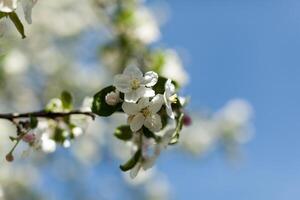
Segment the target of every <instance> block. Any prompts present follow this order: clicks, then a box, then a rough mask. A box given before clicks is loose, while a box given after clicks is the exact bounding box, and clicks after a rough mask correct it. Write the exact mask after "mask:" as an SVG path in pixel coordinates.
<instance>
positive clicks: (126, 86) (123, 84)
mask: <svg viewBox="0 0 300 200" xmlns="http://www.w3.org/2000/svg"><path fill="white" fill-rule="evenodd" d="M114 86H115V87H116V88H117V90H119V91H120V92H123V93H127V92H130V91H131V85H130V77H129V76H126V75H123V74H117V75H116V76H115V78H114Z"/></svg>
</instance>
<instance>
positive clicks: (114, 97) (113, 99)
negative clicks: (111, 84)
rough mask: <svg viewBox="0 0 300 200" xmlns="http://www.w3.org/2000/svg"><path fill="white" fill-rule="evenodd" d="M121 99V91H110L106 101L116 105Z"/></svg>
mask: <svg viewBox="0 0 300 200" xmlns="http://www.w3.org/2000/svg"><path fill="white" fill-rule="evenodd" d="M120 101H121V99H120V95H119V92H118V91H116V92H110V93H108V94H107V95H106V96H105V102H106V103H107V104H108V105H110V106H115V105H117V104H118V103H119V102H120Z"/></svg>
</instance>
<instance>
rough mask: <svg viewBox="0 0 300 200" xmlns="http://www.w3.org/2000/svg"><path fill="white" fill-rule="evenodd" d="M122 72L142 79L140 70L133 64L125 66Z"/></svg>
mask: <svg viewBox="0 0 300 200" xmlns="http://www.w3.org/2000/svg"><path fill="white" fill-rule="evenodd" d="M123 74H125V75H127V76H130V77H135V78H139V79H142V77H143V73H142V71H141V70H140V69H139V68H138V67H136V66H134V65H130V66H128V67H126V68H125V69H124V72H123Z"/></svg>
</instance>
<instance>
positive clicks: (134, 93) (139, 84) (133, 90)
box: [114, 66, 158, 103]
mask: <svg viewBox="0 0 300 200" xmlns="http://www.w3.org/2000/svg"><path fill="white" fill-rule="evenodd" d="M157 80H158V75H157V73H155V72H153V71H149V72H147V73H145V75H143V73H142V72H141V70H140V69H139V68H138V67H136V66H128V67H126V68H125V70H124V72H123V74H118V75H116V76H115V78H114V86H115V87H116V88H117V90H119V91H120V92H123V93H124V94H125V97H124V99H125V101H127V102H131V103H135V102H137V101H138V100H139V98H141V97H153V96H154V95H155V92H154V90H152V89H151V88H149V87H152V86H154V85H155V84H156V83H157Z"/></svg>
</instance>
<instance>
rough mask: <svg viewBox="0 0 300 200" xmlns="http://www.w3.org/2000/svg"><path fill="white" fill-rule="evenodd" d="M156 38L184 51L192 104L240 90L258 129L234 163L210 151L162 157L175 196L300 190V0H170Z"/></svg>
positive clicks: (279, 195) (253, 195)
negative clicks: (168, 15) (168, 12)
mask: <svg viewBox="0 0 300 200" xmlns="http://www.w3.org/2000/svg"><path fill="white" fill-rule="evenodd" d="M166 2H167V3H168V4H169V6H170V10H171V12H172V15H171V18H170V20H169V21H168V23H167V24H166V25H165V26H164V27H163V29H162V31H163V39H162V42H163V43H164V44H166V45H167V46H170V47H172V48H184V49H185V50H187V52H188V53H189V62H187V63H186V65H187V69H188V71H189V72H190V74H191V83H190V85H189V86H188V87H187V89H186V93H189V94H192V97H193V102H192V105H191V107H192V108H201V107H205V106H207V107H209V108H212V109H213V110H216V109H218V108H220V107H221V106H222V105H223V104H224V103H225V102H227V101H228V100H230V99H232V98H237V97H238V98H245V99H247V100H248V101H250V102H251V103H252V105H253V107H254V109H255V119H254V123H255V127H256V136H255V138H254V140H252V141H251V142H250V143H249V144H247V145H245V146H244V147H243V152H244V160H243V162H242V163H240V166H239V167H233V166H232V165H230V163H228V162H227V161H226V160H225V159H224V157H222V155H220V154H219V153H215V154H212V155H210V157H209V158H207V159H205V160H201V159H197V160H194V159H192V158H189V157H186V156H184V155H177V154H176V153H173V154H171V155H170V154H169V155H167V156H164V158H162V159H160V160H161V162H160V169H162V170H163V171H164V172H165V173H167V174H168V177H169V180H170V181H171V182H172V184H173V186H174V191H176V194H177V195H176V197H177V198H176V199H209V200H215V199H216V200H217V199H221V198H222V199H230V200H235V199H236V200H241V199H243V200H248V199H249V200H252V199H255V200H265V199H272V200H277V199H278V200H279V199H299V198H300V189H299V187H300V171H299V169H300V145H299V139H300V123H299V121H300V106H299V103H300V93H299V87H300V78H299V76H300V55H299V52H300V1H299V0H259V1H258V0H188V1H182V0H168V1H166Z"/></svg>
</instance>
